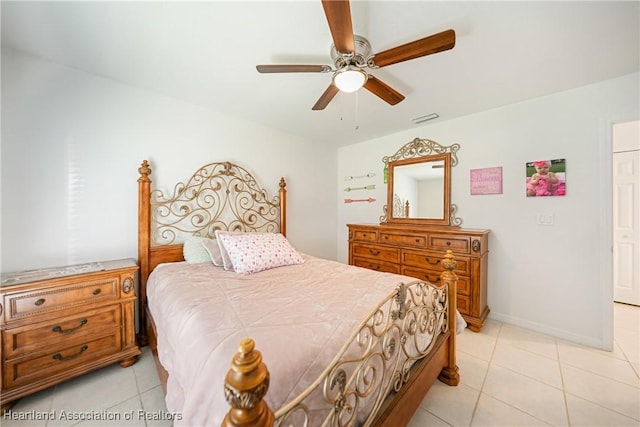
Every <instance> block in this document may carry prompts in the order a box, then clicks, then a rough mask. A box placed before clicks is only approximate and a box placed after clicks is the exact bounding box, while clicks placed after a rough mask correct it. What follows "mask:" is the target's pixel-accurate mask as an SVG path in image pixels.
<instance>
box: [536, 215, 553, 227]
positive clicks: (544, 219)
mask: <svg viewBox="0 0 640 427" xmlns="http://www.w3.org/2000/svg"><path fill="white" fill-rule="evenodd" d="M553 223H554V218H553V214H537V215H536V224H538V225H553Z"/></svg>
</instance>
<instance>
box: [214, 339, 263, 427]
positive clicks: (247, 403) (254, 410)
mask: <svg viewBox="0 0 640 427" xmlns="http://www.w3.org/2000/svg"><path fill="white" fill-rule="evenodd" d="M254 347H255V343H254V341H253V340H252V339H250V338H245V339H243V340H242V341H240V345H239V346H238V353H236V354H235V355H234V356H233V359H231V369H229V372H228V373H227V376H226V378H225V380H224V397H225V399H227V402H228V403H229V405H230V406H231V409H230V410H229V412H228V413H227V415H226V416H225V417H224V420H223V421H222V427H240V426H253V427H271V426H273V423H274V421H275V416H274V414H273V411H272V410H271V409H270V408H269V407H268V406H267V404H266V403H265V401H264V400H262V399H263V397H264V395H265V394H267V389H268V388H269V371H268V370H267V367H266V366H265V364H264V363H262V354H260V352H259V351H257V350H255V349H254Z"/></svg>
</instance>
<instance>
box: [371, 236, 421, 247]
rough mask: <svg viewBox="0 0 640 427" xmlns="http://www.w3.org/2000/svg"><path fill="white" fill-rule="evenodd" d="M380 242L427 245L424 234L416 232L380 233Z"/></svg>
mask: <svg viewBox="0 0 640 427" xmlns="http://www.w3.org/2000/svg"><path fill="white" fill-rule="evenodd" d="M380 243H389V244H394V245H397V244H399V245H403V246H417V247H420V248H426V247H427V237H426V236H425V235H417V234H395V233H384V232H381V233H380Z"/></svg>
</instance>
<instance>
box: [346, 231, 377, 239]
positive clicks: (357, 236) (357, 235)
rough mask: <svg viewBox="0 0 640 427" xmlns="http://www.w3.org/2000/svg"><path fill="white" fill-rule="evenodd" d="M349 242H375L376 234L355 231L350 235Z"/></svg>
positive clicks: (373, 232) (374, 232)
mask: <svg viewBox="0 0 640 427" xmlns="http://www.w3.org/2000/svg"><path fill="white" fill-rule="evenodd" d="M351 240H357V241H360V242H377V241H378V232H377V231H369V230H355V231H353V233H352V234H351Z"/></svg>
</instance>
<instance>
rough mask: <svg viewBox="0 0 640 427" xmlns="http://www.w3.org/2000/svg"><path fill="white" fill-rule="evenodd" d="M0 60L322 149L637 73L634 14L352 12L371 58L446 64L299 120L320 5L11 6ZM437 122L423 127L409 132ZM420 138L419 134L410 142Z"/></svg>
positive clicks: (587, 7)
mask: <svg viewBox="0 0 640 427" xmlns="http://www.w3.org/2000/svg"><path fill="white" fill-rule="evenodd" d="M1 13H2V46H3V48H4V47H7V46H8V47H12V48H15V49H18V50H21V51H24V52H27V53H31V54H34V55H37V56H40V57H43V58H45V59H47V60H51V61H55V62H58V63H61V64H64V65H67V66H70V67H72V68H76V69H79V70H84V71H86V72H89V73H92V74H96V75H99V76H103V77H107V78H110V79H114V80H118V81H120V82H123V83H125V84H129V85H132V86H136V87H139V88H144V89H147V90H150V91H154V92H158V93H161V94H164V95H167V96H171V97H175V98H178V99H181V100H184V101H188V102H190V103H194V104H197V105H200V106H204V107H207V108H210V109H212V110H216V111H219V112H222V113H226V114H230V115H234V116H239V117H243V118H246V119H248V120H251V121H254V122H258V123H261V124H264V125H267V126H270V127H273V128H277V129H281V130H283V131H286V132H290V133H293V134H297V135H301V136H303V137H306V138H310V139H312V140H314V141H323V142H325V143H327V144H334V145H335V146H340V145H346V144H351V143H355V142H359V141H363V140H368V139H373V138H376V137H380V136H383V135H387V134H390V133H394V132H398V131H400V130H404V129H408V128H412V127H414V126H428V124H429V123H435V122H436V121H442V120H449V119H452V118H455V117H459V116H464V115H468V114H472V113H475V112H478V111H483V110H487V109H491V108H495V107H499V106H502V105H505V104H510V103H515V102H519V101H522V100H526V99H530V98H534V97H539V96H544V95H547V94H550V93H554V92H558V91H562V90H566V89H570V88H574V87H578V86H583V85H586V84H590V83H593V82H597V81H600V80H604V79H609V78H614V77H618V76H622V75H626V74H629V73H633V72H637V71H639V68H640V67H639V64H640V58H639V52H640V33H639V28H640V2H637V1H627V2H612V1H604V2H593V1H588V2H580V1H570V2H560V1H553V2H551V1H549V2H542V1H531V2H520V1H518V2H516V1H511V2H497V1H486V2H484V1H471V2H456V1H408V2H405V1H367V2H365V1H352V2H351V13H352V21H353V30H354V33H355V34H359V35H362V36H364V37H366V38H367V39H368V40H369V42H370V43H371V45H372V50H373V52H380V51H382V50H386V49H389V48H392V47H395V46H398V45H400V44H404V43H407V42H410V41H413V40H416V39H419V38H422V37H425V36H428V35H431V34H434V33H437V32H440V31H443V30H446V29H449V28H451V29H453V30H455V32H456V46H455V47H454V48H453V49H452V50H449V51H446V52H441V53H437V54H434V55H430V56H426V57H423V58H418V59H414V60H411V61H407V62H402V63H399V64H394V65H390V66H388V67H385V68H382V69H379V70H373V71H371V74H373V75H375V76H376V77H378V78H379V79H381V80H383V81H384V82H385V83H387V84H388V85H390V86H391V87H393V88H394V89H396V90H397V91H399V92H400V93H402V94H403V95H405V96H406V99H405V100H404V101H403V102H401V103H399V104H397V105H395V106H390V105H388V104H387V103H385V102H383V101H382V100H381V99H379V98H378V97H376V96H374V95H372V94H371V93H369V92H368V91H366V90H359V91H358V92H356V93H355V94H344V93H339V94H338V95H337V96H336V97H335V98H334V99H333V101H332V102H331V103H330V104H329V106H328V107H327V108H326V109H325V110H322V111H312V110H311V107H312V106H313V105H314V103H315V102H316V101H317V100H318V98H319V97H320V95H321V94H322V93H323V92H324V90H325V89H326V88H327V86H328V85H329V84H330V81H331V74H330V73H296V74H260V73H258V72H257V71H256V69H255V66H256V65H257V64H280V63H288V64H298V63H300V64H327V65H332V63H331V58H330V47H331V43H332V39H331V33H330V32H329V28H328V25H327V20H326V18H325V15H324V11H323V8H322V5H321V3H320V0H305V1H283V2H275V1H257V2H247V1H208V2H207V1H200V2H185V1H180V2H178V1H176V2H150V1H130V2H111V1H107V2H94V1H77V2H56V1H43V2H22V1H20V2H10V1H6V0H3V1H2V3H1ZM432 112H436V113H438V114H439V116H440V118H438V119H436V120H434V121H431V122H427V123H426V124H422V125H414V124H413V123H412V121H411V119H413V118H415V117H419V116H423V115H425V114H429V113H432ZM423 133H424V132H423Z"/></svg>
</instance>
